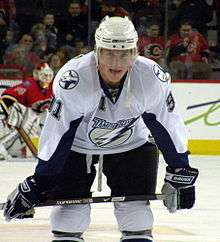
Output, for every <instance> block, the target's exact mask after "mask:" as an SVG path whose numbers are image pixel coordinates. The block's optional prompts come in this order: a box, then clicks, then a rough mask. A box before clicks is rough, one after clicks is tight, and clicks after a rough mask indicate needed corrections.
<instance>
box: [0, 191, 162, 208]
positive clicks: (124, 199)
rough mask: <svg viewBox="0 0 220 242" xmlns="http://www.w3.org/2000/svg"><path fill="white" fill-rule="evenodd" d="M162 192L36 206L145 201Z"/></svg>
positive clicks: (73, 200)
mask: <svg viewBox="0 0 220 242" xmlns="http://www.w3.org/2000/svg"><path fill="white" fill-rule="evenodd" d="M164 198H165V196H164V195H163V194H152V195H133V196H122V197H111V196H103V197H91V198H73V199H62V200H51V201H46V202H44V203H40V204H38V205H37V206H36V207H46V206H59V205H76V204H87V203H109V202H129V201H138V200H139V201H145V200H151V201H152V200H164ZM4 205H5V203H0V210H2V209H4Z"/></svg>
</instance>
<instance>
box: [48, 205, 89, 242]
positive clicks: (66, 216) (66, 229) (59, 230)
mask: <svg viewBox="0 0 220 242" xmlns="http://www.w3.org/2000/svg"><path fill="white" fill-rule="evenodd" d="M90 221H91V219H90V205H89V204H82V205H73V206H59V207H55V208H53V210H52V213H51V216H50V222H51V227H52V233H53V240H52V242H60V241H62V242H63V241H68V242H84V240H83V233H84V232H85V231H86V230H87V229H88V227H89V224H90Z"/></svg>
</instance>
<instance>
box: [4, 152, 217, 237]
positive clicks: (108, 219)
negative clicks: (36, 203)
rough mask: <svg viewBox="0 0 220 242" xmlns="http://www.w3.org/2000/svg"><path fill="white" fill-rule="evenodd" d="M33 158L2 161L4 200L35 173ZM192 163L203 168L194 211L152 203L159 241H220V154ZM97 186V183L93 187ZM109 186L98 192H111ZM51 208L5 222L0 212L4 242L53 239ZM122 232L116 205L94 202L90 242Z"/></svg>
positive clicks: (193, 158) (196, 158) (88, 234)
mask: <svg viewBox="0 0 220 242" xmlns="http://www.w3.org/2000/svg"><path fill="white" fill-rule="evenodd" d="M35 165H36V163H35V162H33V161H23V162H20V161H17V162H6V161H5V162H0V202H5V199H6V197H7V195H8V194H9V193H10V192H11V191H12V190H13V189H14V187H15V186H16V184H17V183H18V182H20V181H22V180H23V179H24V178H25V177H26V176H28V175H31V174H32V173H33V170H34V167H35ZM191 165H192V166H194V167H197V168H198V169H199V171H200V175H199V178H198V180H197V182H196V187H197V199H196V204H195V206H194V208H193V209H191V210H183V211H178V212H177V213H174V214H169V212H168V211H167V210H166V208H165V207H164V206H163V204H162V202H161V201H153V202H152V203H151V206H152V209H153V212H154V217H155V223H154V240H155V242H220V156H191ZM164 172H165V162H164V161H163V159H162V158H160V168H159V175H158V188H157V190H158V192H160V188H161V186H162V182H163V178H164ZM96 188H97V182H95V183H94V186H93V188H92V189H93V190H95V189H96ZM108 194H109V189H108V188H107V186H106V185H104V186H103V192H102V193H97V192H95V193H94V195H95V196H98V195H108ZM49 212H50V208H48V207H47V208H37V209H36V214H35V218H34V219H28V220H22V221H19V220H18V221H11V222H9V223H8V222H5V221H4V217H3V215H2V211H1V212H0V242H50V241H51V234H50V227H49V223H48V216H49ZM119 238H120V233H119V232H118V231H117V225H116V221H115V218H114V216H113V210H112V204H93V205H92V223H91V226H90V229H89V230H88V231H87V232H86V234H85V240H86V242H98V241H99V242H110V241H111V242H119Z"/></svg>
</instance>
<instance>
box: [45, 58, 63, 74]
mask: <svg viewBox="0 0 220 242" xmlns="http://www.w3.org/2000/svg"><path fill="white" fill-rule="evenodd" d="M48 64H49V66H50V68H51V69H52V70H53V72H54V75H56V74H57V72H58V71H59V69H60V68H61V67H62V62H61V59H60V56H59V55H58V54H57V53H55V54H50V55H49V56H48Z"/></svg>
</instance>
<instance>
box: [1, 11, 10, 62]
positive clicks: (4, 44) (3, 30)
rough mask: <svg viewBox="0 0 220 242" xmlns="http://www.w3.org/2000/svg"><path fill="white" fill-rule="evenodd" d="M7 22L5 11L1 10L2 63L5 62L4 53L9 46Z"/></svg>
mask: <svg viewBox="0 0 220 242" xmlns="http://www.w3.org/2000/svg"><path fill="white" fill-rule="evenodd" d="M7 29H8V26H7V23H6V20H5V14H4V12H0V64H2V63H3V59H2V57H3V54H4V51H5V49H6V47H7V41H6V35H7Z"/></svg>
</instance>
